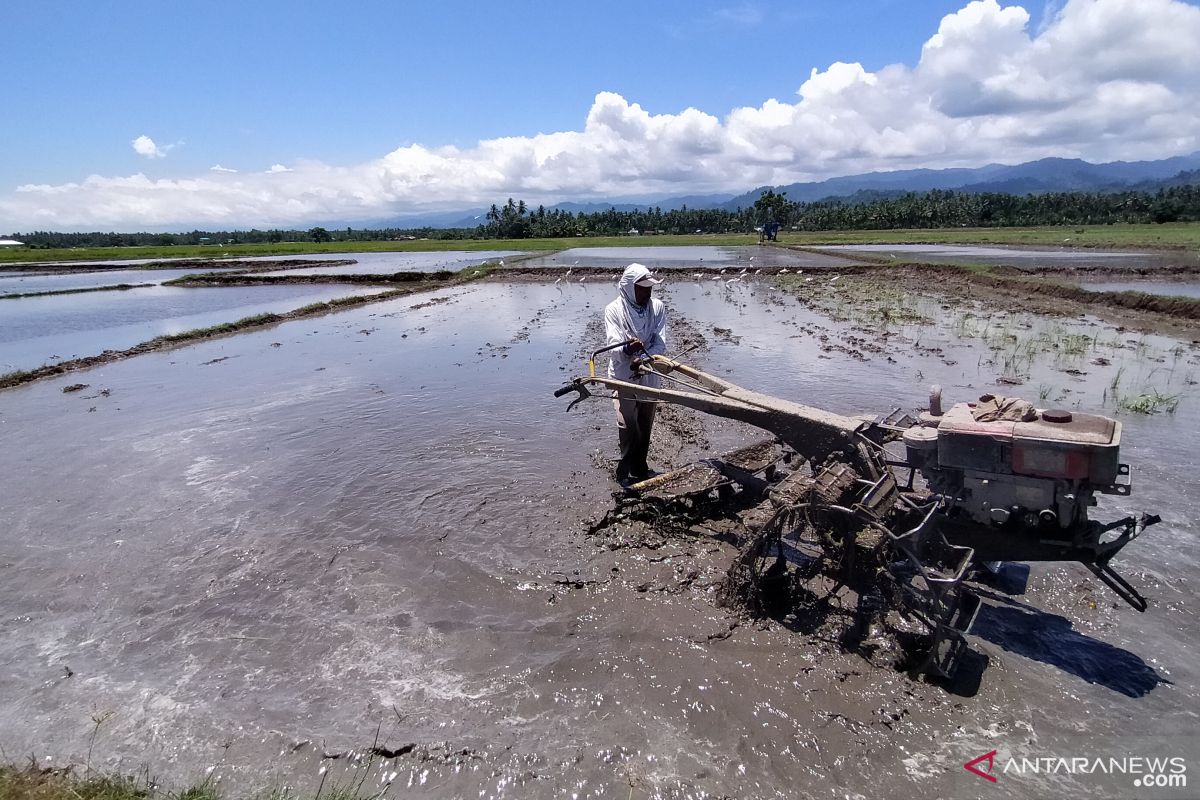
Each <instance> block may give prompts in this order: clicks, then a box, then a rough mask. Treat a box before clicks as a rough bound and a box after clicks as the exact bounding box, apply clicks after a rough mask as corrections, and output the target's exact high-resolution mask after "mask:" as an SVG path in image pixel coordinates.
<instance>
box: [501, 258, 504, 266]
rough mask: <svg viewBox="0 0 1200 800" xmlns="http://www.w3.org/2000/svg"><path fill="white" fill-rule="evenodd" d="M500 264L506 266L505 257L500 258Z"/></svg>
mask: <svg viewBox="0 0 1200 800" xmlns="http://www.w3.org/2000/svg"><path fill="white" fill-rule="evenodd" d="M500 266H502V267H503V266H504V259H503V258H502V259H500Z"/></svg>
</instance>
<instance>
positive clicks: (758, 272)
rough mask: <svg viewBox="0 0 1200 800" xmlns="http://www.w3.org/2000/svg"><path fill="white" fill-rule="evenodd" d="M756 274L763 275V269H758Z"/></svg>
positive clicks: (755, 271)
mask: <svg viewBox="0 0 1200 800" xmlns="http://www.w3.org/2000/svg"><path fill="white" fill-rule="evenodd" d="M754 274H755V275H762V270H761V269H756V270H754Z"/></svg>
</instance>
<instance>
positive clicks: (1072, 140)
mask: <svg viewBox="0 0 1200 800" xmlns="http://www.w3.org/2000/svg"><path fill="white" fill-rule="evenodd" d="M1047 16H1049V19H1048V20H1047V21H1044V23H1043V25H1039V30H1037V31H1032V30H1030V15H1029V14H1028V12H1026V10H1025V9H1023V8H1021V7H1019V6H1015V5H1009V6H1002V5H1001V4H1000V3H999V2H997V0H974V1H973V2H970V3H967V4H966V5H965V6H964V7H963V8H961V9H960V10H959V11H957V12H956V13H953V14H949V15H947V16H946V17H945V18H943V19H942V21H941V23H940V25H939V26H938V29H937V31H935V32H931V35H930V37H929V39H928V40H927V41H926V42H925V44H924V47H923V48H922V50H921V56H920V59H919V61H918V62H917V63H916V64H914V65H906V64H893V65H890V66H887V67H884V68H882V69H879V70H877V71H875V72H871V71H868V70H866V69H864V67H863V66H862V65H861V64H858V63H843V62H835V63H833V64H831V65H829V66H828V67H827V68H825V69H813V70H812V71H811V73H810V74H809V75H808V76H807V79H805V80H803V81H802V83H801V84H800V86H799V88H798V90H797V96H796V97H795V98H792V101H791V102H789V101H788V100H787V99H785V100H779V99H769V100H766V101H765V102H763V103H762V104H761V105H760V106H757V107H748V108H737V109H734V110H732V111H730V112H729V113H728V114H727V115H725V116H724V117H723V118H719V117H717V116H713V115H711V114H708V113H705V112H702V111H698V110H696V109H694V108H688V109H685V110H683V111H680V112H678V113H667V114H653V113H651V112H650V111H648V110H646V109H644V108H642V107H641V106H640V105H639V104H637V103H635V102H630V101H629V100H627V99H626V98H624V97H622V96H621V95H618V94H613V93H611V92H600V93H599V94H597V95H596V97H595V100H594V102H593V104H592V107H591V110H590V111H589V112H588V114H587V117H586V119H585V120H584V121H583V124H582V126H581V128H580V129H579V130H571V131H560V132H553V133H545V134H539V135H537V136H531V137H506V138H499V139H490V140H486V141H481V142H479V143H477V144H476V145H475V146H474V147H470V148H457V147H445V146H444V147H438V146H430V145H422V144H413V145H408V146H404V147H399V148H397V149H396V150H394V151H392V152H390V153H387V154H385V155H383V156H381V157H379V158H377V159H374V160H371V161H367V162H365V163H360V164H355V165H350V166H330V165H327V164H321V163H317V162H303V161H300V162H296V163H293V164H291V165H290V166H284V165H282V164H275V165H273V166H272V167H271V168H270V169H269V170H267V171H266V172H261V173H253V174H235V173H232V172H226V171H224V169H223V168H222V169H216V168H214V169H213V170H212V171H209V172H206V173H204V174H203V175H202V176H200V177H180V178H165V179H160V180H150V179H148V178H146V177H145V176H143V175H140V174H139V175H134V176H131V177H101V176H97V175H93V176H91V177H89V178H87V179H86V180H83V181H81V182H78V183H70V184H62V185H54V186H47V185H29V186H22V187H19V188H18V189H17V191H15V192H13V193H11V194H9V195H7V196H3V195H0V219H5V220H8V221H9V222H10V226H11V227H14V228H16V229H72V228H75V229H78V228H119V229H133V228H170V227H172V226H186V225H209V226H213V227H218V226H227V227H233V226H236V227H248V226H252V225H256V226H259V227H262V226H267V225H304V224H306V223H315V224H320V223H321V222H322V221H336V220H368V219H387V218H395V217H396V216H398V215H400V214H403V213H406V212H412V211H420V210H432V209H438V208H461V207H464V206H469V205H474V204H486V203H491V202H495V201H497V200H499V199H503V198H506V197H520V198H524V199H525V200H527V201H529V202H531V203H539V202H545V203H553V202H556V201H558V200H561V199H565V198H577V199H586V198H606V197H613V196H630V195H649V194H685V193H693V192H711V191H744V190H746V189H749V188H751V187H753V186H759V185H763V184H768V183H770V184H782V183H790V182H794V181H798V180H814V179H820V178H825V177H829V176H832V175H839V174H849V173H856V172H865V171H870V170H881V169H902V168H910V167H922V166H924V167H948V166H964V165H977V164H982V163H987V162H994V161H995V162H1007V163H1015V162H1019V161H1025V160H1030V159H1035V158H1042V157H1046V156H1064V157H1082V158H1087V159H1089V160H1093V161H1106V160H1114V159H1129V160H1132V159H1156V158H1162V157H1165V156H1169V155H1177V154H1180V153H1187V152H1192V151H1195V150H1200V47H1197V46H1196V45H1197V42H1200V8H1197V7H1195V6H1193V5H1189V4H1187V3H1185V2H1181V0H1067V2H1065V3H1062V4H1061V5H1060V4H1058V3H1056V2H1051V3H1048V4H1047ZM134 146H135V149H137V150H138V152H139V153H142V154H143V155H146V156H147V157H151V158H154V157H161V156H162V154H163V153H165V152H166V150H167V149H168V148H160V147H157V146H156V145H154V142H153V141H152V140H150V139H149V137H145V136H143V137H139V139H137V140H135V142H134Z"/></svg>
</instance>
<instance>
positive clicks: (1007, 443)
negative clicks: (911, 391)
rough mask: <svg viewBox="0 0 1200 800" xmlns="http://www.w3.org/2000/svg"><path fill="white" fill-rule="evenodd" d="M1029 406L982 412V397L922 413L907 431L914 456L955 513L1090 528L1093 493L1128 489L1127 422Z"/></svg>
mask: <svg viewBox="0 0 1200 800" xmlns="http://www.w3.org/2000/svg"><path fill="white" fill-rule="evenodd" d="M992 399H993V398H990V397H984V398H981V401H983V400H992ZM1024 406H1025V410H1024V413H1023V414H1020V415H1019V416H1018V418H1016V419H1006V418H1001V419H995V415H988V414H981V413H979V411H980V410H981V409H980V406H979V404H976V403H958V404H956V405H955V406H954V407H952V408H951V409H950V410H949V411H947V412H946V413H945V414H938V415H935V414H926V415H922V416H923V420H922V422H923V423H924V424H923V425H921V426H914V427H912V428H910V429H908V430H907V431H905V433H904V436H903V441H904V444H905V447H906V450H907V456H908V463H909V464H910V465H911V466H913V467H914V468H916V469H918V470H919V471H920V473H921V476H922V477H923V478H924V479H925V482H926V483H927V485H928V487H929V490H930V491H931V492H933V493H935V494H938V495H941V496H942V498H943V499H944V501H945V502H946V503H947V506H948V507H947V513H948V514H949V515H951V516H955V515H965V516H966V517H968V518H969V519H971V520H973V521H975V522H979V523H982V524H985V525H993V526H996V527H1001V526H1008V525H1009V524H1010V523H1011V524H1012V525H1014V526H1016V525H1021V526H1024V527H1026V528H1030V529H1040V530H1043V531H1047V532H1049V531H1052V530H1062V531H1064V532H1065V531H1080V530H1082V529H1085V528H1086V526H1087V522H1088V519H1087V509H1088V506H1094V505H1096V498H1095V495H1094V493H1095V492H1100V493H1103V494H1120V495H1127V494H1129V491H1130V486H1129V467H1128V465H1126V464H1121V463H1119V462H1118V458H1119V450H1120V444H1121V423H1120V422H1117V421H1116V420H1113V419H1110V418H1108V417H1102V416H1099V415H1095V414H1080V413H1074V412H1071V411H1061V410H1040V409H1033V408H1032V407H1031V406H1029V405H1028V404H1024ZM931 411H940V409H939V408H937V407H936V406H934V407H932V408H931Z"/></svg>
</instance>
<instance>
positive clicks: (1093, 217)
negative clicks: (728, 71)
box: [12, 173, 1200, 248]
mask: <svg viewBox="0 0 1200 800" xmlns="http://www.w3.org/2000/svg"><path fill="white" fill-rule="evenodd" d="M1190 177H1191V178H1192V180H1194V181H1195V182H1193V183H1188V184H1183V185H1176V186H1170V187H1167V188H1162V189H1158V190H1157V191H1154V192H1142V191H1122V192H1049V193H1045V194H1029V195H1013V194H1004V193H999V192H986V193H981V194H975V193H966V192H955V191H952V190H933V191H928V192H909V193H904V194H899V195H896V196H884V195H872V194H870V193H863V194H860V195H859V196H857V197H856V198H854V199H832V200H821V201H817V202H793V201H791V200H788V199H787V196H786V193H776V192H775V191H773V190H771V189H768V190H766V191H764V192H763V193H762V194H761V195H760V196H759V198H758V199H757V200H756V201H755V202H754V204H753V205H752V206H750V207H747V208H737V209H735V210H733V211H729V210H725V209H711V208H687V207H686V206H685V207H683V208H679V209H668V210H665V211H664V210H663V209H661V208H658V207H647V208H645V209H634V210H630V211H619V210H617V209H616V208H615V207H614V208H609V209H607V210H605V211H597V212H590V213H589V212H578V213H572V212H570V211H563V210H561V209H546V208H545V207H544V206H538V207H537V208H536V209H535V208H531V207H529V206H528V205H527V204H526V203H525V201H523V200H517V201H515V200H513V199H512V198H509V200H508V201H507V202H506V203H505V204H504V205H501V206H497V205H493V206H492V207H491V208H490V209H489V210H488V212H487V215H486V217H485V219H486V221H485V222H484V223H483V224H481V225H479V226H477V227H474V228H392V227H388V228H345V229H334V230H326V229H325V228H323V227H316V228H309V229H307V230H283V229H272V230H258V229H252V230H249V231H201V230H193V231H190V232H188V233H98V232H96V233H57V232H53V231H33V232H31V233H24V234H22V233H14V234H12V237H13V238H15V239H19V240H21V241H23V242H25V243H26V244H27V245H29V246H31V247H44V248H50V247H121V246H133V245H151V246H167V245H203V244H212V245H221V244H259V243H278V242H285V241H315V242H326V241H351V242H354V241H361V242H366V241H388V240H396V239H413V238H418V239H529V238H568V237H575V236H620V235H626V234H664V235H670V234H696V233H752V232H754V231H755V230H756V229H757V228H759V227H761V226H762V225H764V224H766V223H769V222H777V223H780V224H781V225H782V227H783V229H784V230H789V229H790V230H800V231H832V230H891V229H922V228H959V227H968V228H1002V227H1028V226H1036V225H1111V224H1115V223H1135V224H1137V223H1164V222H1195V221H1200V173H1192V174H1191V175H1190Z"/></svg>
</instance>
